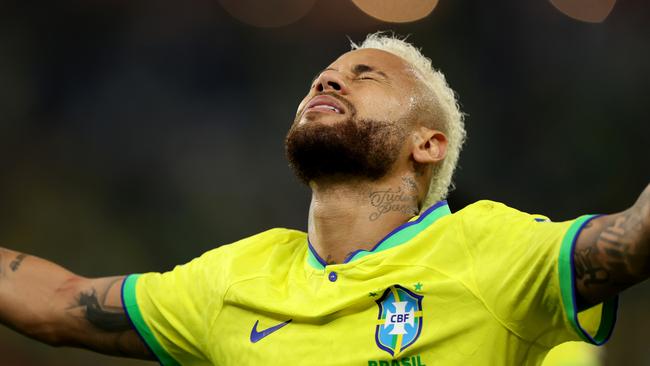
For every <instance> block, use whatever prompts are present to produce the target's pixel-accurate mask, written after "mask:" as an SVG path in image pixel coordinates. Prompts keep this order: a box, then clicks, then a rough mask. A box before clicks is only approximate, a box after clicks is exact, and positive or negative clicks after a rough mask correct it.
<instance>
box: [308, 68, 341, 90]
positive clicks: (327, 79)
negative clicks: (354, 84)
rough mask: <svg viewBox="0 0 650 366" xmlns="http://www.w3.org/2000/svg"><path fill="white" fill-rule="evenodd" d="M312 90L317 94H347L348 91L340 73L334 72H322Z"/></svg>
mask: <svg viewBox="0 0 650 366" xmlns="http://www.w3.org/2000/svg"><path fill="white" fill-rule="evenodd" d="M314 88H315V89H316V91H317V92H319V93H321V92H324V91H336V92H339V93H340V94H347V93H348V89H347V86H346V85H345V80H344V78H343V75H341V73H339V72H337V71H334V70H326V71H323V72H322V73H321V74H320V75H319V76H318V79H316V83H315V84H314Z"/></svg>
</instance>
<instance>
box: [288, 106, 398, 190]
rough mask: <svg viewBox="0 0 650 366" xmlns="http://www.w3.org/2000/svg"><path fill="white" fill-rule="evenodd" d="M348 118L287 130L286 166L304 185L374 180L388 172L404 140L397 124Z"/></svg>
mask: <svg viewBox="0 0 650 366" xmlns="http://www.w3.org/2000/svg"><path fill="white" fill-rule="evenodd" d="M348 110H349V111H350V112H351V113H350V117H349V118H348V119H347V120H345V121H342V122H338V123H335V124H333V125H325V124H322V123H320V122H317V121H313V120H312V121H307V122H305V123H303V124H298V118H300V115H299V117H298V118H297V119H296V121H295V122H294V124H293V126H292V127H291V129H290V130H289V132H288V134H287V137H286V140H285V148H286V155H287V159H288V160H289V166H290V167H291V168H292V170H293V171H294V173H295V174H296V176H297V177H298V178H299V179H300V180H301V181H302V182H303V183H305V184H307V185H308V184H309V182H311V181H315V182H319V181H327V182H345V181H351V180H361V181H370V182H373V181H377V180H379V179H381V178H383V177H384V176H386V174H387V173H388V172H389V170H390V169H391V168H392V166H393V164H394V163H395V161H396V160H397V157H398V156H399V152H400V149H401V147H402V145H403V144H404V141H405V136H406V134H405V132H404V130H403V128H401V127H399V126H398V125H397V124H396V123H392V122H387V121H376V120H368V119H357V118H356V113H354V110H353V109H348Z"/></svg>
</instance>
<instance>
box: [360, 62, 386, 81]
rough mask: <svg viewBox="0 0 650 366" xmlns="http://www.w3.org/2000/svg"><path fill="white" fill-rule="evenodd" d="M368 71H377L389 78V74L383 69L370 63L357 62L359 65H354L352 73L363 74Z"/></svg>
mask: <svg viewBox="0 0 650 366" xmlns="http://www.w3.org/2000/svg"><path fill="white" fill-rule="evenodd" d="M366 72H374V73H377V74H379V75H381V76H383V77H385V78H388V75H386V73H384V72H383V71H381V70H377V69H375V68H374V67H372V66H369V65H364V64H357V65H354V67H353V68H352V73H353V74H354V75H355V76H358V75H361V74H363V73H366Z"/></svg>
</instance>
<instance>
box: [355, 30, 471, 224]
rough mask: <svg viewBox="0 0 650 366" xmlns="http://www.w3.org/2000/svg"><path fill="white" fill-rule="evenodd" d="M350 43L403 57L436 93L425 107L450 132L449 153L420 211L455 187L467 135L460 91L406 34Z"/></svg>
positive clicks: (374, 36)
mask: <svg viewBox="0 0 650 366" xmlns="http://www.w3.org/2000/svg"><path fill="white" fill-rule="evenodd" d="M350 43H351V46H352V49H353V50H357V49H363V48H375V49H379V50H382V51H386V52H390V53H392V54H394V55H396V56H399V57H401V58H402V59H404V60H405V61H406V62H407V63H409V64H410V65H411V66H412V67H413V68H414V69H415V70H416V71H417V72H418V73H419V74H420V75H419V76H420V78H421V81H422V82H423V84H424V85H425V86H426V87H427V89H428V91H429V92H430V94H432V95H429V96H428V97H429V100H428V101H427V102H426V103H427V104H428V105H426V106H424V107H425V108H426V110H429V111H432V112H433V114H434V117H433V118H434V119H436V124H437V125H438V126H437V127H438V128H440V129H441V130H442V132H444V133H445V135H447V140H448V143H447V156H446V157H445V159H444V160H443V161H442V162H441V163H440V164H438V165H437V166H436V167H435V168H434V174H433V175H432V176H431V183H430V184H429V190H428V192H427V195H426V197H425V199H424V201H423V202H422V204H421V205H420V211H423V210H425V209H426V208H428V207H429V206H431V205H433V204H435V203H436V202H438V201H440V200H442V199H444V198H445V197H447V193H449V190H450V189H453V183H452V176H453V174H454V170H455V169H456V165H457V163H458V157H459V155H460V150H461V148H462V146H463V142H464V141H465V135H466V134H465V123H464V121H463V119H464V114H463V113H462V112H461V111H460V107H459V106H458V101H457V100H456V95H455V93H454V91H453V90H452V89H451V88H450V87H449V85H448V84H447V81H446V80H445V75H444V74H442V73H441V72H440V71H438V70H436V69H435V68H434V67H433V66H432V64H431V59H429V58H427V57H426V56H424V55H423V54H422V53H421V52H420V50H419V49H417V48H415V46H413V45H412V44H410V43H408V42H406V39H405V38H399V37H397V36H395V35H388V34H386V33H385V32H377V33H373V34H369V35H368V36H367V37H366V39H365V40H364V41H363V42H362V43H361V44H360V45H357V44H356V43H354V42H352V41H350Z"/></svg>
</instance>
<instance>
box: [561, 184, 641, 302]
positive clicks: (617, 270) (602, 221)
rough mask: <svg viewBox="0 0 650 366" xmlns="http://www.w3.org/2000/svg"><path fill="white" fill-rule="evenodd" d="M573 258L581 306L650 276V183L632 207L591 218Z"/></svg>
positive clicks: (578, 298)
mask: <svg viewBox="0 0 650 366" xmlns="http://www.w3.org/2000/svg"><path fill="white" fill-rule="evenodd" d="M573 259H574V270H575V275H576V291H577V295H578V296H577V300H578V308H579V309H580V310H583V309H586V308H588V307H590V306H592V305H595V304H598V303H600V302H602V301H604V300H606V299H608V298H611V297H613V296H615V295H616V294H618V293H619V292H621V291H623V290H624V289H626V288H628V287H630V286H632V285H634V284H637V283H639V282H642V281H644V280H646V279H648V278H650V185H648V187H646V189H645V190H644V191H643V193H642V194H641V196H640V197H639V199H638V200H637V201H636V203H635V204H634V205H633V206H632V207H630V208H629V209H627V210H625V211H623V212H620V213H617V214H613V215H606V216H600V217H597V218H595V219H593V220H591V221H590V222H589V223H588V224H587V226H585V228H584V229H583V230H582V232H581V233H580V235H579V237H578V240H577V242H576V246H575V249H574V252H573Z"/></svg>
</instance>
